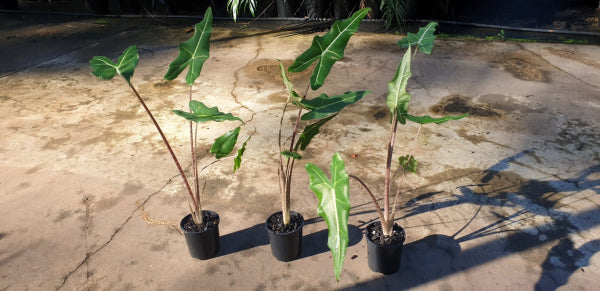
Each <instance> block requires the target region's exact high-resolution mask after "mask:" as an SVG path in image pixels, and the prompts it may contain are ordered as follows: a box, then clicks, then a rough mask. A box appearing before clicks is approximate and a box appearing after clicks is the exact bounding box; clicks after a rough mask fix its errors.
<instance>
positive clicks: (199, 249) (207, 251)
mask: <svg viewBox="0 0 600 291" xmlns="http://www.w3.org/2000/svg"><path fill="white" fill-rule="evenodd" d="M202 213H210V215H211V216H216V222H215V223H213V224H212V225H211V226H210V227H209V228H207V229H206V230H203V231H188V230H186V229H184V227H183V225H184V224H185V223H186V221H189V220H192V215H191V214H188V215H187V216H186V217H184V218H183V219H182V220H181V222H180V223H179V227H180V228H181V231H183V234H184V236H185V242H186V243H187V246H188V250H189V251H190V255H191V256H192V258H196V259H200V260H208V259H211V258H214V257H215V256H216V255H217V253H218V252H219V244H220V242H219V222H220V218H219V215H218V214H217V213H216V212H214V211H210V210H202Z"/></svg>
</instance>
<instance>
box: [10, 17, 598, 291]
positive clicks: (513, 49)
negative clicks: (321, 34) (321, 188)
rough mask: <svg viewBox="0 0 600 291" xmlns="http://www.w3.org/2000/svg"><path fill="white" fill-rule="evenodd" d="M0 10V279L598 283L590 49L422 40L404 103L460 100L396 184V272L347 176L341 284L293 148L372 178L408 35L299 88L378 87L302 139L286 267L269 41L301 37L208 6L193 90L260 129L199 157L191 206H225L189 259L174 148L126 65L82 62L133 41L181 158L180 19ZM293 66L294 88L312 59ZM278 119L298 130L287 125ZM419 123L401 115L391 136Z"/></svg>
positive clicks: (281, 49) (284, 51)
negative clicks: (223, 153)
mask: <svg viewBox="0 0 600 291" xmlns="http://www.w3.org/2000/svg"><path fill="white" fill-rule="evenodd" d="M0 18H4V19H3V20H5V22H4V23H6V25H0V31H2V32H3V33H2V34H0V35H10V36H13V35H19V33H20V31H22V32H23V34H21V38H18V37H15V38H10V39H0V43H1V44H2V46H0V58H1V60H2V63H3V64H6V65H5V66H4V67H3V68H2V71H0V100H1V102H0V114H2V116H3V117H2V119H0V129H1V130H2V132H3V133H4V134H3V136H2V138H1V139H0V140H1V142H0V172H1V173H2V175H0V211H1V212H2V213H3V222H4V223H3V224H2V226H0V289H2V290H5V289H6V290H28V289H36V290H38V289H39V290H53V289H55V290H56V289H60V290H82V289H86V290H115V289H117V290H123V289H126V290H137V289H144V290H148V289H150V290H160V289H167V290H181V289H183V290H193V289H199V288H200V289H203V290H204V289H206V290H225V289H231V290H249V289H250V290H254V289H256V290H260V289H267V290H271V289H285V290H287V289H300V290H307V289H319V290H331V289H336V290H398V289H417V290H430V289H444V290H452V289H458V290H471V289H477V290H498V289H510V290H532V289H538V290H552V289H557V288H559V289H568V290H572V289H577V290H594V289H595V288H594V287H593V286H598V285H599V284H600V279H599V278H600V255H599V254H598V252H599V251H600V215H599V214H600V189H599V183H600V182H599V181H600V126H599V120H598V116H599V113H600V88H599V86H600V85H599V84H600V70H599V68H600V61H599V60H598V58H597V56H599V55H600V48H599V47H598V46H586V45H568V44H548V43H512V42H490V41H477V40H459V39H448V38H445V39H438V40H437V41H436V44H435V45H436V46H435V48H434V51H433V53H432V55H430V56H426V55H422V54H419V55H418V56H417V58H416V59H415V61H414V64H413V66H412V70H413V77H412V79H411V80H410V81H409V92H410V93H411V94H412V96H413V102H412V103H411V106H412V107H411V111H412V112H414V113H415V114H430V115H432V114H438V113H451V114H455V113H466V112H469V113H471V114H472V117H470V118H467V119H464V120H461V121H458V122H449V123H447V124H444V125H442V126H426V127H424V128H423V129H422V133H421V136H420V137H419V140H418V146H417V147H416V148H415V149H414V154H415V156H416V158H417V160H419V162H420V169H419V172H418V175H409V176H406V177H405V179H404V180H403V183H402V184H401V188H402V189H403V191H404V193H403V195H402V196H401V198H400V201H399V202H400V204H399V205H401V211H400V212H399V213H398V215H397V216H398V217H399V218H398V222H399V223H400V224H401V225H402V226H403V227H404V228H405V229H406V232H407V236H408V238H407V241H406V245H405V249H404V255H403V261H402V269H401V271H400V272H399V273H397V274H395V275H392V276H383V275H380V274H376V273H372V272H371V271H370V270H369V269H368V267H367V258H366V247H365V242H364V240H363V236H362V230H363V229H364V227H365V226H366V223H367V222H369V221H371V220H373V219H375V218H376V216H377V215H376V213H375V210H374V208H373V206H372V204H371V202H370V199H369V197H368V196H367V195H366V194H365V193H362V189H361V188H360V186H359V185H358V184H356V183H354V182H351V183H352V184H351V191H352V192H351V200H352V205H353V208H352V211H351V217H350V224H351V227H350V246H349V249H348V253H347V258H346V264H345V266H344V270H343V272H342V276H341V282H339V283H337V282H335V279H334V276H333V270H332V262H331V256H330V254H329V252H328V250H327V247H326V239H327V232H326V230H325V223H324V222H323V221H322V220H321V219H320V218H319V217H318V216H317V215H316V205H317V200H316V198H315V197H314V195H313V194H312V193H311V192H310V190H309V189H308V187H307V183H308V178H307V176H306V174H305V173H304V171H303V170H302V167H303V163H305V162H312V163H316V164H318V165H319V166H321V167H327V166H328V163H329V160H330V159H331V156H332V155H333V153H334V152H340V153H341V154H342V156H343V158H344V160H345V161H346V165H347V170H348V171H349V172H351V173H352V174H354V175H357V176H360V177H362V178H363V179H364V180H365V181H366V182H367V183H368V184H369V185H371V186H372V187H373V188H374V189H373V190H375V191H376V193H380V192H381V190H382V188H383V178H382V177H383V170H384V169H383V161H384V154H385V144H384V143H383V142H381V143H376V142H373V141H377V140H385V139H386V138H387V135H388V132H387V131H388V126H389V123H388V118H387V109H386V105H385V94H386V92H387V82H388V81H389V80H390V79H391V78H392V77H393V75H394V72H395V69H396V66H397V64H398V62H399V60H400V58H401V56H402V52H403V50H402V49H401V48H398V47H397V46H396V45H395V44H396V42H397V41H398V40H399V39H400V38H401V37H402V36H398V35H377V34H369V33H358V34H357V35H355V36H354V37H353V38H352V39H351V41H350V43H349V45H348V48H347V50H346V53H345V58H344V59H342V60H341V61H340V62H338V63H337V64H336V65H335V66H334V68H333V71H332V73H331V75H330V76H329V77H328V79H327V81H326V83H325V86H323V88H322V89H320V90H319V91H318V92H315V93H311V96H316V94H319V93H322V92H327V93H330V94H333V93H342V92H345V91H349V90H364V89H368V90H371V91H372V93H371V94H369V95H367V96H366V97H365V98H363V100H361V101H360V102H358V103H357V104H354V105H352V106H349V107H347V108H345V109H344V111H343V112H342V114H340V115H339V116H338V117H336V118H335V120H333V121H332V122H331V123H329V124H328V125H326V126H324V127H323V128H322V130H321V134H320V135H319V136H318V137H317V139H315V141H314V142H313V144H311V146H309V148H307V149H306V150H305V151H304V153H303V156H304V159H303V160H301V161H302V163H299V165H298V167H297V169H296V171H295V177H294V178H295V180H294V185H293V187H294V188H293V191H292V208H293V209H294V210H296V211H299V212H301V213H303V215H304V216H305V218H306V219H307V224H306V226H305V228H304V234H305V237H304V245H303V247H304V253H303V255H302V257H301V258H299V259H298V260H295V261H293V262H289V263H281V262H278V261H276V260H275V259H274V258H273V257H272V255H271V254H270V249H269V246H268V240H267V238H266V234H265V231H264V226H263V224H264V221H265V219H266V217H267V216H268V215H269V214H271V213H272V212H275V211H277V210H278V209H279V196H278V192H279V187H278V184H277V170H276V164H277V159H278V155H277V143H276V137H277V126H278V124H279V118H280V114H281V106H282V102H283V100H285V98H286V97H285V92H284V88H283V85H282V84H281V78H280V76H279V73H278V63H277V61H276V59H280V60H281V61H282V62H283V64H284V65H286V66H288V65H289V64H291V62H292V60H293V59H294V57H296V56H297V55H299V54H300V53H301V52H302V51H303V50H304V49H306V48H307V46H308V45H309V43H310V41H311V39H312V36H313V35H294V34H286V35H285V36H284V35H282V34H278V33H273V32H269V31H259V30H252V29H241V28H237V29H231V28H225V27H222V26H220V25H219V24H218V23H217V25H216V27H215V29H214V33H213V36H212V38H211V39H212V45H211V58H210V59H209V60H208V61H207V62H206V64H205V66H204V69H203V73H202V75H201V77H200V78H199V81H198V82H197V83H196V85H195V86H194V87H193V95H194V98H195V99H199V100H203V101H205V102H206V103H207V104H210V105H212V106H214V105H217V104H218V105H219V107H220V108H221V109H222V110H224V111H230V112H232V113H233V114H235V115H237V116H239V117H241V118H242V119H243V120H244V121H245V122H246V123H247V126H246V127H245V130H244V132H243V133H242V138H244V137H246V136H248V135H249V134H251V133H252V132H253V131H254V130H255V131H256V132H255V133H254V135H253V137H252V140H251V141H250V143H249V144H248V148H247V151H246V154H245V159H244V164H243V166H242V168H241V169H240V170H239V171H238V172H237V173H236V174H234V175H232V174H231V165H230V163H229V162H222V163H217V164H215V165H213V166H212V167H210V168H208V169H206V170H205V171H204V172H203V175H204V176H205V177H209V178H210V179H209V181H208V183H207V186H206V187H207V188H206V189H207V191H206V195H205V196H204V198H203V204H204V206H205V208H206V209H211V210H214V211H217V212H218V213H219V215H220V217H221V223H220V233H221V252H220V253H219V255H218V256H217V257H216V258H214V259H211V260H208V261H197V260H193V259H191V258H190V257H189V254H188V252H187V249H186V246H185V242H184V240H183V237H182V235H181V234H180V232H179V230H178V222H179V220H180V219H181V218H182V217H183V216H184V215H186V213H187V204H186V200H185V196H184V188H183V186H182V183H181V179H180V177H179V176H177V174H176V169H175V167H174V166H173V163H172V161H171V160H170V157H169V156H168V153H167V151H166V149H164V147H163V144H162V142H161V140H160V139H159V137H158V136H157V134H156V133H155V131H154V128H153V127H152V125H151V124H150V122H149V121H148V120H147V116H146V115H145V112H143V110H142V109H141V108H140V106H139V105H138V104H137V103H136V102H137V101H136V100H135V98H134V96H132V94H131V92H130V91H128V88H127V86H126V85H125V83H124V82H122V81H121V80H118V79H115V80H112V81H107V82H102V81H100V80H98V79H96V78H95V77H93V76H92V75H91V74H90V70H89V67H88V63H87V62H88V60H89V59H90V58H91V57H93V56H95V55H108V56H110V57H116V56H117V55H118V54H119V53H120V52H121V51H122V50H123V49H124V48H125V47H127V46H129V45H132V44H137V45H138V46H139V49H140V62H139V65H138V68H137V69H136V72H135V75H134V76H133V78H132V82H133V84H134V85H135V86H136V87H137V88H138V90H139V91H140V93H141V94H142V96H143V97H144V98H145V100H146V101H147V102H148V105H149V107H150V108H151V110H153V112H154V113H155V114H156V118H157V120H158V122H159V123H160V124H161V126H162V127H163V129H164V131H165V133H166V135H167V137H168V138H169V140H170V142H171V144H172V146H173V147H174V150H175V151H176V152H177V153H178V154H179V157H180V159H181V162H182V163H183V165H186V166H189V164H190V159H189V157H187V156H186V155H185V153H186V150H187V139H188V137H187V132H188V128H187V123H185V122H182V121H181V120H180V119H179V118H178V117H176V116H174V115H173V114H171V113H170V111H171V110H173V109H183V108H185V107H186V104H187V99H188V94H189V88H188V87H187V86H185V83H184V82H183V80H181V79H179V80H176V81H173V82H165V81H163V80H162V75H163V74H164V72H165V70H166V68H167V66H168V64H169V62H170V61H171V60H172V59H173V58H174V57H175V56H176V54H177V49H176V45H177V43H179V42H181V41H183V40H185V39H187V38H188V37H189V36H190V35H189V34H188V33H186V31H187V29H188V28H189V27H191V25H192V24H193V23H192V22H190V23H184V24H182V23H178V24H174V23H171V24H169V23H163V24H161V25H158V24H157V23H155V22H153V20H148V19H141V20H140V19H138V20H125V19H115V20H110V21H109V22H108V23H106V24H97V23H95V22H94V21H93V20H88V19H73V18H66V19H62V20H61V21H54V22H52V23H51V24H48V25H45V26H44V25H42V24H41V23H40V22H38V21H41V20H43V19H41V18H40V19H41V20H40V19H36V18H28V17H25V18H11V17H8V16H6V15H2V16H0ZM42 27H43V28H44V30H39V29H40V28H42ZM65 27H67V28H68V32H69V34H65V32H64V30H65ZM53 28H54V29H53ZM38 34H41V36H44V37H40V35H38ZM48 36H56V38H53V37H48ZM60 39H62V41H61V43H62V44H64V46H60V45H57V40H60ZM17 52H19V53H17ZM290 78H291V80H292V81H293V82H294V84H295V85H296V88H297V90H299V91H300V90H303V89H304V88H305V86H306V84H307V80H308V78H309V73H300V74H292V75H291V76H290ZM287 120H288V119H287V118H286V119H285V121H287ZM227 126H228V125H227V124H210V125H201V126H200V127H199V130H201V131H202V132H203V134H202V138H201V139H200V140H199V143H200V148H201V149H202V150H203V151H207V150H208V147H209V142H210V141H211V140H212V139H214V138H215V137H216V136H217V134H218V133H219V132H222V131H223V129H224V128H225V127H227ZM284 130H285V131H286V132H287V131H289V130H291V129H290V128H289V124H288V123H286V127H285V129H284ZM416 130H417V127H416V126H413V125H409V126H406V127H403V128H402V129H401V131H400V132H399V136H398V141H397V144H398V145H399V146H398V147H397V149H398V153H399V154H400V153H404V152H405V151H406V150H407V148H408V147H410V144H411V141H412V139H413V137H414V134H415V132H416ZM209 161H210V159H208V158H206V159H203V160H202V161H201V163H208V162H209Z"/></svg>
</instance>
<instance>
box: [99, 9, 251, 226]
mask: <svg viewBox="0 0 600 291" xmlns="http://www.w3.org/2000/svg"><path fill="white" fill-rule="evenodd" d="M212 19H213V17H212V11H211V9H210V8H208V9H207V10H206V13H205V14H204V18H203V20H202V22H200V23H198V24H196V25H195V32H194V35H193V36H192V37H191V38H190V39H189V40H188V41H186V42H184V43H181V44H180V45H179V55H178V56H177V58H176V59H175V60H174V61H173V62H172V63H171V64H170V65H169V69H168V71H167V73H166V74H165V76H164V78H165V79H166V80H173V79H175V78H177V76H179V74H181V72H183V71H184V70H185V69H186V68H189V69H188V73H187V75H186V78H185V80H186V83H187V84H188V85H189V86H190V101H189V108H190V111H189V112H185V111H181V110H174V111H173V112H174V113H175V114H177V115H179V116H181V117H184V118H185V119H187V120H189V121H190V151H191V156H192V173H193V176H194V179H193V183H192V184H190V183H189V181H188V178H187V177H186V175H185V172H184V170H183V168H182V167H181V164H180V162H179V160H178V159H177V156H176V155H175V153H174V152H173V150H172V148H171V146H170V144H169V142H168V140H167V138H166V137H165V135H164V133H163V131H162V129H161V128H160V126H159V124H158V123H157V122H156V119H155V118H154V116H153V114H152V112H151V111H150V109H149V108H148V107H147V106H146V103H145V102H144V100H143V99H142V97H141V95H140V94H139V93H138V91H137V90H136V89H135V87H134V86H133V84H132V83H131V77H132V76H133V73H134V70H135V67H136V66H137V63H138V60H139V55H138V51H137V48H136V46H130V47H128V48H127V49H126V50H125V51H124V52H123V54H122V55H121V56H120V57H119V58H118V60H117V62H116V63H115V62H113V61H111V60H110V59H109V58H107V57H105V56H96V57H94V58H92V59H91V60H90V67H91V68H92V70H93V71H92V74H94V75H95V76H97V77H99V78H100V79H103V80H110V79H112V78H113V77H114V76H116V75H120V76H122V77H123V78H124V79H125V81H127V84H128V85H129V87H130V88H131V90H132V91H133V93H134V94H135V96H136V97H137V98H138V100H139V102H140V103H141V105H142V107H144V110H145V111H146V113H148V116H149V117H150V119H151V120H152V123H153V124H154V126H155V127H156V130H157V131H158V133H159V134H160V136H161V138H162V140H163V142H164V144H165V146H166V147H167V149H168V151H169V154H170V155H171V158H172V159H173V161H174V162H175V165H176V166H177V170H178V171H179V175H181V177H182V178H183V182H184V184H185V188H186V190H187V192H188V203H189V207H190V211H191V214H192V218H193V219H194V222H195V223H196V224H197V225H202V223H203V220H202V208H201V206H202V204H201V201H200V200H201V197H200V196H201V191H200V187H199V169H198V165H197V151H196V140H197V127H196V128H194V126H193V124H192V122H196V123H200V122H207V121H216V122H222V121H238V122H240V123H243V121H242V120H241V119H240V118H238V117H235V116H233V115H231V114H230V113H223V112H220V111H219V109H218V108H217V107H208V106H206V105H204V103H202V102H199V101H196V100H192V95H191V92H192V88H191V86H192V85H193V84H194V81H195V80H196V79H197V78H198V77H199V76H200V72H201V70H202V65H203V64H204V62H205V61H206V60H207V59H208V57H209V46H210V43H209V41H210V34H211V32H212ZM239 133H240V127H239V126H238V127H236V128H235V129H233V130H231V131H228V132H227V133H225V134H223V135H222V136H221V137H219V138H217V139H216V140H215V142H214V144H213V145H212V147H211V149H210V152H211V153H213V154H215V157H216V158H217V159H220V158H223V157H225V156H227V155H229V154H230V153H231V152H232V151H233V149H234V147H235V144H236V143H237V138H238V135H239ZM248 139H250V138H248ZM248 139H247V140H246V142H247V141H248ZM246 142H244V143H243V145H242V147H241V148H240V149H239V150H238V154H237V156H236V157H235V158H234V168H233V171H234V172H235V171H236V170H237V169H238V168H239V167H240V164H241V156H242V154H243V153H244V150H245V147H246Z"/></svg>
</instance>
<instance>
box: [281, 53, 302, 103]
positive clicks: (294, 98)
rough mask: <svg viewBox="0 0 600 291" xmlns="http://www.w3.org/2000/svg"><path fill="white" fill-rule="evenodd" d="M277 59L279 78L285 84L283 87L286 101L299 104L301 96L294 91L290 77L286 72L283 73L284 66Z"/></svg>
mask: <svg viewBox="0 0 600 291" xmlns="http://www.w3.org/2000/svg"><path fill="white" fill-rule="evenodd" d="M277 61H278V62H279V70H280V71H281V79H282V80H283V84H284V85H285V88H286V90H287V93H288V99H287V101H286V103H290V101H292V102H293V103H294V104H296V105H299V106H301V105H300V101H301V100H302V98H300V96H299V95H298V93H296V91H294V84H292V82H290V79H289V78H288V76H287V74H286V73H285V68H284V67H283V64H282V63H281V61H280V60H277Z"/></svg>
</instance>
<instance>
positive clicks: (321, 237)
mask: <svg viewBox="0 0 600 291" xmlns="http://www.w3.org/2000/svg"><path fill="white" fill-rule="evenodd" d="M322 221H323V219H321V218H312V219H307V220H305V222H304V224H305V225H307V224H312V223H318V222H322ZM327 235H328V230H327V229H326V228H325V229H323V230H320V231H317V232H314V233H311V234H308V235H303V237H302V254H301V256H300V258H306V257H310V256H314V255H318V254H321V253H325V252H329V248H328V247H327ZM348 238H349V242H348V246H352V245H355V244H357V243H359V242H360V241H361V239H362V230H361V229H360V228H359V227H357V226H354V225H348ZM220 242H221V249H220V250H219V253H218V254H217V257H221V256H226V255H230V254H233V253H237V252H242V251H245V250H248V249H252V248H255V247H260V246H264V245H269V238H268V235H267V230H266V228H265V224H264V223H259V224H256V225H254V226H251V227H249V228H246V229H243V230H239V231H236V232H232V233H229V234H226V235H223V236H221V237H220Z"/></svg>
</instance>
